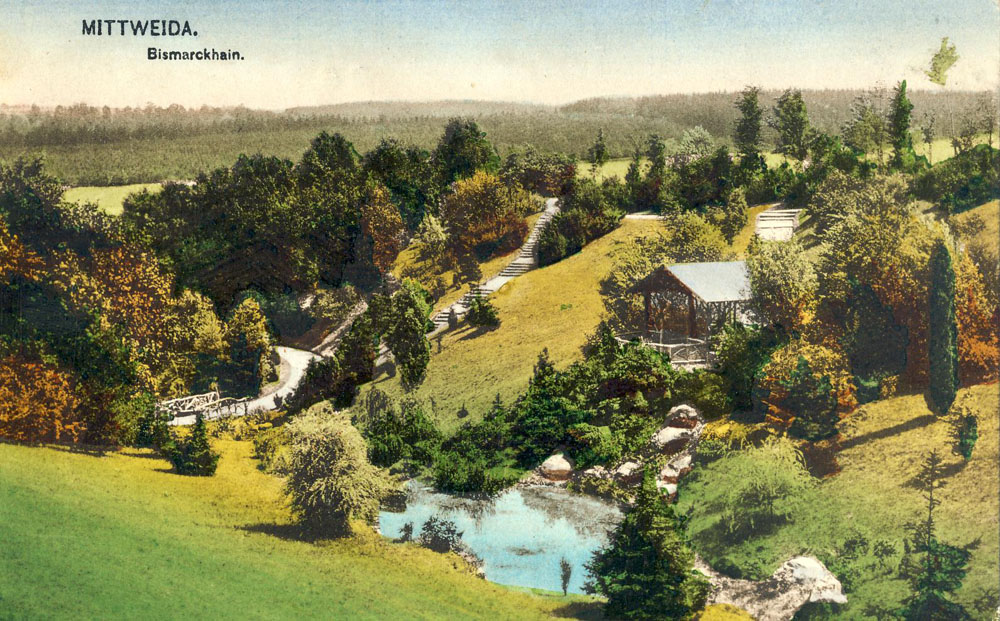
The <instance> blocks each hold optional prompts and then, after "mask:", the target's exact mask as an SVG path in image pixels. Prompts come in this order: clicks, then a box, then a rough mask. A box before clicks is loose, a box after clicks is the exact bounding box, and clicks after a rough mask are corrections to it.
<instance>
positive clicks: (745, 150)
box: [733, 86, 764, 170]
mask: <svg viewBox="0 0 1000 621" xmlns="http://www.w3.org/2000/svg"><path fill="white" fill-rule="evenodd" d="M759 94H760V89H759V88H757V87H756V86H748V87H746V88H744V89H743V92H742V93H741V94H740V98H739V99H738V100H736V108H737V109H738V110H739V111H740V119H739V120H738V121H737V122H736V129H735V131H734V132H733V143H734V144H735V145H736V152H737V153H739V155H740V167H741V168H744V169H753V170H757V169H758V168H762V165H763V158H762V157H761V155H760V148H761V144H760V143H761V119H763V118H764V111H763V110H762V109H761V107H760V102H759V101H758V95H759Z"/></svg>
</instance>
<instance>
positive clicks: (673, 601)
mask: <svg viewBox="0 0 1000 621" xmlns="http://www.w3.org/2000/svg"><path fill="white" fill-rule="evenodd" d="M586 567H587V572H588V573H589V574H590V578H591V581H590V582H589V583H588V584H587V585H586V589H587V590H588V592H591V593H600V594H601V595H604V596H605V597H607V600H608V601H607V604H606V605H605V608H604V612H605V615H606V616H608V617H611V618H623V619H685V618H689V617H691V616H692V615H693V614H694V613H696V612H698V611H699V610H701V609H702V608H703V607H704V605H705V600H706V597H707V594H708V588H709V585H708V581H707V580H705V579H704V578H702V577H700V576H698V575H697V574H695V573H694V572H693V571H692V570H693V568H694V551H692V550H691V547H690V545H689V544H688V541H687V537H686V533H685V520H684V518H682V517H679V516H678V515H677V514H676V513H675V512H674V509H673V507H672V506H671V505H670V504H668V503H667V501H666V499H665V498H664V497H663V495H662V494H661V493H660V491H659V490H658V489H657V488H656V478H655V475H654V471H653V469H652V468H648V467H647V468H646V470H645V472H644V473H643V480H642V487H641V488H640V489H639V492H638V494H637V495H636V502H635V506H634V507H633V508H632V510H631V511H629V512H628V514H626V516H625V519H624V520H622V522H621V524H619V526H618V528H617V530H615V532H614V533H612V535H611V540H610V541H609V542H608V545H607V547H605V548H603V549H600V550H598V551H596V552H595V553H594V556H593V558H592V559H591V561H590V562H589V563H587V566H586Z"/></svg>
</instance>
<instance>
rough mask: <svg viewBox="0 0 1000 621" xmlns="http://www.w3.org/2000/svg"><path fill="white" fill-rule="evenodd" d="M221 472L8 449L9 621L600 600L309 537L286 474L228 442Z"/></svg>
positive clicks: (516, 613)
mask: <svg viewBox="0 0 1000 621" xmlns="http://www.w3.org/2000/svg"><path fill="white" fill-rule="evenodd" d="M215 447H216V448H217V449H219V450H220V451H221V453H222V458H221V460H220V462H219V469H218V472H217V473H216V475H215V476H214V477H208V478H203V477H186V476H179V475H176V474H172V473H170V472H169V464H168V463H167V462H166V461H164V460H163V459H161V458H159V457H157V456H156V455H154V454H153V453H152V452H150V451H147V450H138V449H125V450H123V451H121V452H118V453H109V454H105V455H94V454H87V453H81V452H71V451H69V450H67V449H64V448H45V447H30V446H16V445H10V444H0V541H2V542H3V547H2V550H3V553H2V554H0V618H4V619H8V618H9V619H20V618H88V619H112V618H118V619H122V618H131V619H178V618H212V619H236V618H239V619H292V618H310V617H312V618H340V619H347V618H350V619H375V618H381V619H386V618H396V619H404V618H405V619H419V618H431V617H433V618H463V619H476V618H481V619H531V618H542V617H546V616H549V615H552V614H557V615H559V616H566V615H569V616H573V615H574V614H575V613H577V612H584V611H587V610H589V609H590V608H591V607H590V606H588V605H587V602H589V601H592V600H591V598H587V597H583V596H570V597H568V598H563V597H559V596H556V595H555V594H552V593H546V594H545V596H544V597H542V596H532V595H529V594H525V593H522V592H515V591H512V590H508V589H506V588H504V587H501V586H497V585H494V584H492V583H490V582H487V581H484V580H481V579H478V578H476V577H474V576H473V575H472V574H471V573H470V572H469V571H468V570H467V569H466V568H465V566H464V564H463V563H462V562H461V561H459V560H458V558H457V557H454V556H451V555H447V556H446V555H441V554H436V553H433V552H430V551H428V550H426V549H423V548H420V547H417V546H415V545H398V544H390V543H389V542H388V541H386V540H384V539H382V538H380V537H378V536H377V535H375V534H371V535H359V536H356V537H353V538H350V539H345V540H336V541H322V542H318V543H310V542H306V541H302V540H300V539H298V538H297V537H296V530H295V529H294V528H293V527H292V526H291V524H292V516H291V514H290V512H289V509H288V506H287V504H286V501H285V497H284V495H283V494H282V493H281V485H282V483H281V480H280V479H278V478H276V477H273V476H270V475H266V474H264V473H262V472H261V471H259V470H258V469H257V468H256V466H255V461H254V460H253V459H251V457H250V454H251V450H252V447H251V445H250V443H249V442H235V441H226V440H216V441H215Z"/></svg>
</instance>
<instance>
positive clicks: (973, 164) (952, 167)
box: [913, 145, 1000, 213]
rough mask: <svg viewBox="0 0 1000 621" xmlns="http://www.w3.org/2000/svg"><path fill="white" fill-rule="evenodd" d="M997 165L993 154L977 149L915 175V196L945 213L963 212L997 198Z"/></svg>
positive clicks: (999, 194) (999, 193) (985, 148)
mask: <svg viewBox="0 0 1000 621" xmlns="http://www.w3.org/2000/svg"><path fill="white" fill-rule="evenodd" d="M997 165H998V158H997V152H996V150H994V149H992V148H990V147H989V146H988V145H979V146H977V147H975V148H973V149H971V150H969V151H966V152H965V153H961V154H959V155H957V156H955V157H953V158H951V159H948V160H945V161H943V162H940V163H939V164H937V165H935V166H934V167H932V168H929V169H928V170H926V171H924V172H923V173H921V174H920V175H918V176H917V178H916V180H915V182H914V188H913V189H914V193H915V194H916V196H917V198H920V199H923V200H927V201H931V202H934V203H936V204H937V205H938V206H939V207H941V208H942V209H944V210H945V211H947V212H948V213H958V212H961V211H965V210H966V209H970V208H972V207H975V206H976V205H981V204H982V203H985V202H986V201H988V200H990V199H993V198H998V197H1000V190H998V189H997V188H998V187H1000V185H998V183H1000V175H998V170H997Z"/></svg>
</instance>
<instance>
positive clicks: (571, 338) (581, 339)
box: [362, 205, 766, 430]
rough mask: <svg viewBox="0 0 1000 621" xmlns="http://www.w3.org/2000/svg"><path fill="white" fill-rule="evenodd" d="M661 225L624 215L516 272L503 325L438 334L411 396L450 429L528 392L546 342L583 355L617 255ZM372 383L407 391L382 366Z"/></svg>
mask: <svg viewBox="0 0 1000 621" xmlns="http://www.w3.org/2000/svg"><path fill="white" fill-rule="evenodd" d="M763 209H766V206H765V205H759V206H755V207H753V208H751V210H750V214H749V221H748V223H747V226H746V228H745V229H744V231H743V232H742V233H741V234H740V235H739V236H737V238H736V240H735V243H734V250H735V251H736V252H737V253H741V252H742V251H743V250H744V249H745V248H746V244H747V243H749V240H750V236H751V235H752V233H753V227H754V217H755V216H756V214H757V213H759V212H760V211H762V210H763ZM661 226H662V224H661V223H660V221H658V220H652V219H645V220H630V219H626V220H624V221H623V222H622V226H621V227H620V228H619V229H617V230H615V231H613V232H612V233H610V234H608V235H605V236H604V237H602V238H600V239H598V240H595V241H594V242H592V243H590V244H588V245H587V246H585V247H584V249H583V251H581V252H580V253H578V254H576V255H573V256H571V257H568V258H566V259H564V260H562V261H560V262H558V263H556V264H554V265H550V266H548V267H545V268H542V269H538V270H534V271H531V272H528V273H527V274H525V275H524V276H520V277H518V278H515V279H514V280H512V281H511V282H510V283H508V284H507V285H506V286H504V287H503V288H502V289H501V290H500V291H498V292H497V293H496V294H495V295H494V296H493V297H492V298H491V300H492V301H493V303H494V304H495V305H496V307H497V309H498V311H499V315H500V321H501V323H500V327H499V328H498V329H496V330H493V331H481V330H476V329H473V328H471V327H469V326H468V325H466V324H465V323H464V322H463V323H462V324H460V325H459V326H458V328H456V329H455V330H451V331H448V332H445V333H444V334H443V336H442V337H441V340H440V343H438V341H437V340H436V339H435V340H434V341H433V342H432V343H431V345H432V350H431V351H432V353H431V361H430V365H429V366H428V368H427V378H426V379H425V380H424V383H423V384H422V385H421V386H420V387H419V388H417V389H416V390H415V391H414V393H413V395H412V396H415V397H416V398H418V399H421V400H423V401H425V402H426V403H428V404H430V403H431V398H432V397H433V409H434V415H435V418H436V419H437V420H438V422H440V423H441V424H442V425H443V427H444V429H445V430H450V429H453V428H454V427H455V426H457V425H458V424H459V422H460V421H459V419H458V418H456V416H455V415H456V412H458V410H460V409H461V408H462V406H463V405H465V406H466V408H467V409H468V410H469V412H470V413H471V418H473V419H476V418H478V417H479V416H481V415H482V414H483V413H484V412H485V411H486V410H487V409H488V407H489V405H490V403H491V402H492V401H493V398H494V397H495V396H496V395H497V394H498V393H499V394H500V397H501V398H502V399H503V400H504V401H505V402H508V403H509V402H510V401H511V400H512V399H514V398H515V397H517V395H519V394H520V393H521V392H523V391H524V389H525V388H526V387H527V385H528V380H529V379H530V378H531V374H532V371H533V369H534V365H535V362H537V360H538V354H539V353H540V352H541V351H542V349H543V348H548V350H549V356H550V357H551V358H552V360H553V361H554V362H555V363H556V364H557V365H558V366H560V367H562V366H565V365H568V364H570V363H571V362H573V361H574V360H578V359H579V358H580V357H581V355H582V353H581V350H580V348H581V347H582V346H583V344H584V343H585V341H586V339H587V336H588V335H590V334H592V333H593V331H594V329H595V328H596V327H597V324H598V323H600V321H601V316H602V315H603V313H604V305H603V303H602V301H601V295H600V282H601V280H602V279H603V278H604V277H605V276H606V275H607V274H608V272H609V271H610V270H611V268H612V267H613V265H614V261H613V259H612V256H611V255H612V254H613V253H614V251H615V250H616V249H617V248H619V247H620V246H621V245H622V244H625V243H627V242H628V241H629V240H630V239H632V238H634V237H636V236H643V235H650V234H653V233H655V232H656V230H657V229H658V228H659V227H661ZM404 260H405V258H404ZM484 271H485V270H484ZM453 297H454V294H451V297H449V298H447V299H449V300H450V299H452V298H453ZM438 306H439V307H440V306H443V304H438ZM370 386H377V387H378V388H379V389H381V390H383V391H385V392H387V393H389V394H390V395H393V396H395V397H402V396H404V394H405V392H404V391H403V388H402V386H401V385H400V383H399V379H398V378H395V377H389V376H388V375H387V374H386V372H385V369H384V368H383V369H380V372H379V374H378V375H377V376H376V378H375V381H374V382H373V383H372V384H371V385H368V386H365V387H363V388H362V396H363V395H364V394H366V393H367V390H368V389H369V388H370Z"/></svg>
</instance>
